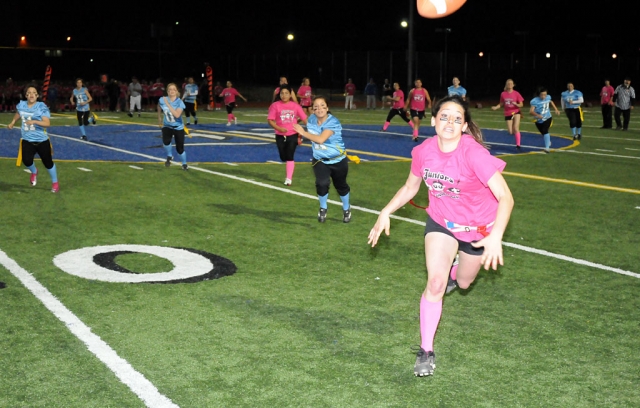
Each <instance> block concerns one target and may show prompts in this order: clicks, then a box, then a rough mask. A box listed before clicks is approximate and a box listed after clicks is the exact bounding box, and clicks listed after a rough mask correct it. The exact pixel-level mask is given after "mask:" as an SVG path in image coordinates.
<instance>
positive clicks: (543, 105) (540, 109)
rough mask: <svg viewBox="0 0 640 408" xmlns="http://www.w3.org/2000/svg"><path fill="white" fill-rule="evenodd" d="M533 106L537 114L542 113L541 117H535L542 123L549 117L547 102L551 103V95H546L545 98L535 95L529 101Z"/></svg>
mask: <svg viewBox="0 0 640 408" xmlns="http://www.w3.org/2000/svg"><path fill="white" fill-rule="evenodd" d="M529 103H530V104H531V106H533V111H534V112H535V113H537V114H538V115H542V119H536V122H538V123H542V122H544V121H545V120H547V119H549V118H550V117H551V111H550V110H549V104H550V103H551V95H547V97H546V98H544V100H543V99H540V97H539V96H536V97H535V98H533V99H532V100H531V102H529Z"/></svg>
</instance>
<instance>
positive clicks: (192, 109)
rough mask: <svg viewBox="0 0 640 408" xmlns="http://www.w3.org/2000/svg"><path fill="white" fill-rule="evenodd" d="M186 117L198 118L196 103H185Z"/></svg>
mask: <svg viewBox="0 0 640 408" xmlns="http://www.w3.org/2000/svg"><path fill="white" fill-rule="evenodd" d="M184 115H185V116H186V117H189V116H193V117H194V118H195V117H196V104H195V103H194V102H185V103H184Z"/></svg>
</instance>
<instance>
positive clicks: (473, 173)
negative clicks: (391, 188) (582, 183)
mask: <svg viewBox="0 0 640 408" xmlns="http://www.w3.org/2000/svg"><path fill="white" fill-rule="evenodd" d="M431 125H432V126H434V127H435V130H436V136H435V137H433V138H430V139H427V140H426V141H424V142H423V143H422V144H420V145H419V146H417V147H415V148H414V149H413V151H412V152H411V157H412V162H411V172H410V173H409V178H408V179H407V181H406V182H405V184H404V186H402V188H400V190H398V192H397V193H396V195H395V196H394V197H393V199H391V201H390V202H389V204H387V206H386V207H385V208H383V209H382V211H381V212H380V215H379V216H378V220H377V221H376V223H375V225H374V226H373V228H372V229H371V232H370V233H369V243H370V244H371V246H372V247H373V246H375V245H376V244H377V243H378V239H379V237H380V234H381V233H382V231H384V232H385V234H386V235H389V227H390V219H389V216H390V215H391V214H392V213H393V212H394V211H396V210H397V209H399V208H401V207H402V206H404V205H405V204H406V203H408V202H409V200H411V199H412V198H413V197H414V196H415V195H416V194H417V193H418V191H419V190H420V185H421V184H422V183H423V182H424V183H425V184H426V185H427V188H428V190H429V207H428V208H427V214H428V216H427V223H426V228H425V236H424V248H425V257H426V265H427V287H426V289H425V290H424V293H423V294H422V297H421V299H420V335H421V338H422V342H421V344H420V349H419V350H418V351H417V359H416V364H415V367H414V374H415V375H416V376H426V375H432V374H433V371H434V369H435V354H434V352H433V339H434V336H435V333H436V329H437V328H438V323H439V321H440V316H441V314H442V297H443V296H444V294H445V291H447V292H448V291H449V290H448V289H451V290H453V289H455V287H456V286H459V287H460V288H461V289H467V288H468V287H469V285H471V283H472V282H473V281H474V280H475V278H476V276H477V275H478V272H479V271H480V268H481V267H482V266H484V268H485V269H489V268H490V267H491V268H493V269H496V268H497V267H498V264H500V265H504V262H503V256H502V236H503V234H504V231H505V229H506V228H507V223H508V222H509V217H510V216H511V210H512V209H513V197H512V195H511V192H510V191H509V187H508V186H507V183H506V182H505V180H504V178H503V177H502V174H501V172H502V170H503V169H504V167H505V162H504V161H502V160H500V159H498V158H496V157H493V156H491V155H490V154H489V152H488V151H487V149H486V148H485V146H484V144H483V141H482V133H481V132H480V129H479V128H478V126H477V125H476V124H475V123H474V122H473V121H472V120H471V115H470V113H469V109H468V105H467V103H466V102H464V101H463V100H462V99H461V98H460V97H459V96H457V95H456V96H448V97H446V98H443V99H441V100H439V101H438V103H437V104H436V106H435V107H434V109H433V111H432V117H431ZM456 255H457V256H458V258H459V263H458V264H457V265H455V266H454V267H453V268H452V263H453V262H454V259H455V258H456ZM452 275H455V276H452ZM449 279H452V280H451V283H454V284H455V285H451V286H450V285H449V284H448V281H449ZM456 280H457V282H456ZM448 286H450V288H448Z"/></svg>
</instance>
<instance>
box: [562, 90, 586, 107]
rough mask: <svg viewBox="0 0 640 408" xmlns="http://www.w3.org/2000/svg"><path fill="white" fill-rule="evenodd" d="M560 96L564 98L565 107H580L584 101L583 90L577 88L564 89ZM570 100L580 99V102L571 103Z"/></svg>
mask: <svg viewBox="0 0 640 408" xmlns="http://www.w3.org/2000/svg"><path fill="white" fill-rule="evenodd" d="M560 97H561V98H562V106H563V107H564V109H578V108H579V107H580V105H581V104H582V102H584V98H583V96H582V92H580V91H577V90H575V89H574V90H573V91H571V92H569V91H568V90H567V91H564V92H563V93H562V94H561V95H560ZM569 101H580V103H574V104H570V103H569Z"/></svg>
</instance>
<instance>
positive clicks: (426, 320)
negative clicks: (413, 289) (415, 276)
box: [420, 295, 442, 351]
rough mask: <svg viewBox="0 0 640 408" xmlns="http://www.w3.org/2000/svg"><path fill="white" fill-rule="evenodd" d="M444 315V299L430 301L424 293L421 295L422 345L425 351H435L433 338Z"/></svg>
mask: <svg viewBox="0 0 640 408" xmlns="http://www.w3.org/2000/svg"><path fill="white" fill-rule="evenodd" d="M441 315H442V299H440V300H438V301H437V302H429V301H428V300H427V299H426V298H425V297H424V295H422V297H420V336H421V337H422V342H421V344H420V347H422V349H423V350H424V351H433V338H434V337H435V335H436V330H437V329H438V323H440V316H441Z"/></svg>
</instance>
